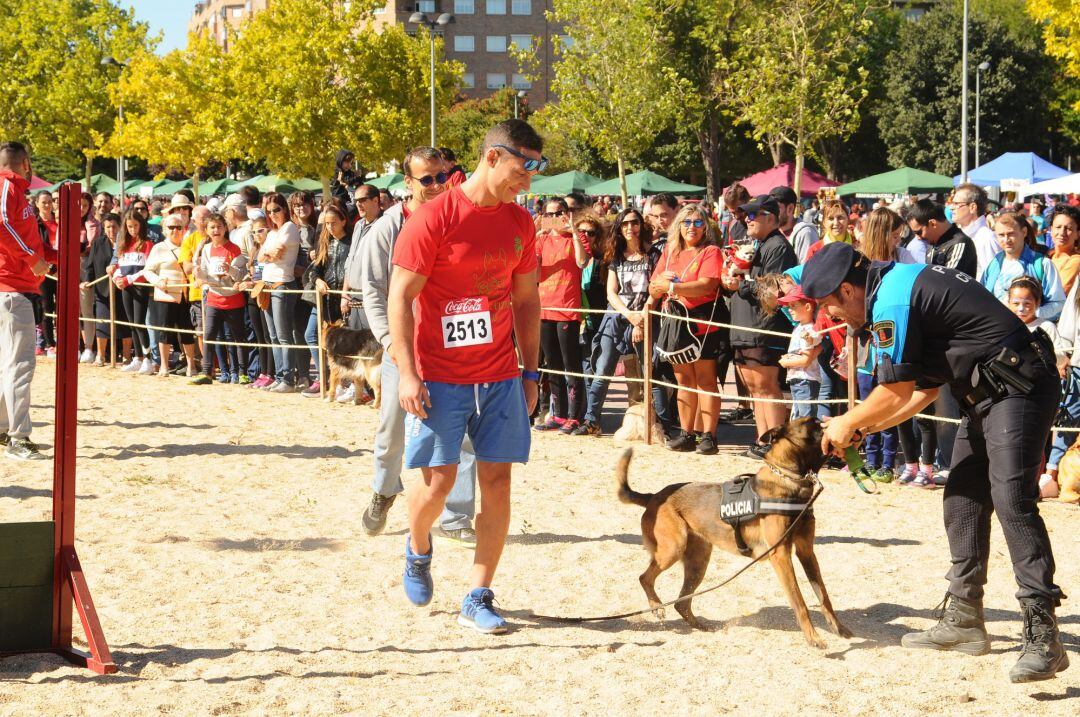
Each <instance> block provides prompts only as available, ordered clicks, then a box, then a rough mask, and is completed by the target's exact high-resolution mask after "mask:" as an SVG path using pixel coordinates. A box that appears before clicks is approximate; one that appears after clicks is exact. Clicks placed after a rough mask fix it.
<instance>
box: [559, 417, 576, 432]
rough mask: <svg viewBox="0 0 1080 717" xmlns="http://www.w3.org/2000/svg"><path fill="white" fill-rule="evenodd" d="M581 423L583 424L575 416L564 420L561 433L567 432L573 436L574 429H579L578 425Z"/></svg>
mask: <svg viewBox="0 0 1080 717" xmlns="http://www.w3.org/2000/svg"><path fill="white" fill-rule="evenodd" d="M580 425H581V424H580V423H578V422H577V421H575V420H574V419H573V418H570V419H567V420H566V421H563V424H562V428H560V429H559V433H562V434H565V435H567V436H572V435H574V431H575V430H577V427H578V426H580Z"/></svg>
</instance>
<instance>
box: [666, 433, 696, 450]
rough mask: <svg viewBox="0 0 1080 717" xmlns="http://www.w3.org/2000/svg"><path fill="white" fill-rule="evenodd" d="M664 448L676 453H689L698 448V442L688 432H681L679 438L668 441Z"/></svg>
mask: <svg viewBox="0 0 1080 717" xmlns="http://www.w3.org/2000/svg"><path fill="white" fill-rule="evenodd" d="M664 447H665V448H667V449H668V450H669V451H675V452H676V453H689V452H690V451H692V450H694V449H695V448H697V441H695V440H694V437H693V436H692V435H690V434H689V433H687V432H686V431H680V432H679V435H678V436H676V437H675V438H670V439H668V441H667V442H666V443H664Z"/></svg>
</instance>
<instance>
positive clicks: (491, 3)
mask: <svg viewBox="0 0 1080 717" xmlns="http://www.w3.org/2000/svg"><path fill="white" fill-rule="evenodd" d="M487 14H488V15H505V14H506V0H487Z"/></svg>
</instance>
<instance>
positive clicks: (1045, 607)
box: [1009, 598, 1069, 682]
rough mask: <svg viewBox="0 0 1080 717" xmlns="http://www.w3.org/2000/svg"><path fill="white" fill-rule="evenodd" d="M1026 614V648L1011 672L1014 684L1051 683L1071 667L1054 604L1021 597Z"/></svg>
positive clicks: (1010, 677)
mask: <svg viewBox="0 0 1080 717" xmlns="http://www.w3.org/2000/svg"><path fill="white" fill-rule="evenodd" d="M1020 611H1021V612H1022V613H1023V614H1024V646H1023V648H1021V650H1020V659H1019V660H1017V661H1016V664H1015V665H1013V668H1012V669H1011V670H1009V679H1010V680H1011V681H1013V682H1035V681H1036V680H1049V679H1050V678H1051V677H1053V676H1054V675H1055V674H1057V673H1058V672H1061V671H1062V670H1064V669H1065V668H1066V667H1068V666H1069V656H1068V654H1066V652H1065V648H1064V647H1062V646H1061V636H1060V635H1059V634H1058V626H1057V620H1056V619H1055V617H1054V604H1053V603H1052V602H1051V601H1049V600H1047V599H1046V598H1020Z"/></svg>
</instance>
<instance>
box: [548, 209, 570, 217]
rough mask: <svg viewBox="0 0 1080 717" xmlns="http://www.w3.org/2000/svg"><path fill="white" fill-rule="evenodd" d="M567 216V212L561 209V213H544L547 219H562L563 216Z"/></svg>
mask: <svg viewBox="0 0 1080 717" xmlns="http://www.w3.org/2000/svg"><path fill="white" fill-rule="evenodd" d="M565 215H566V212H564V211H563V210H561V209H560V210H559V211H557V212H544V216H545V217H547V218H548V219H553V218H555V217H561V216H565Z"/></svg>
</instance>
